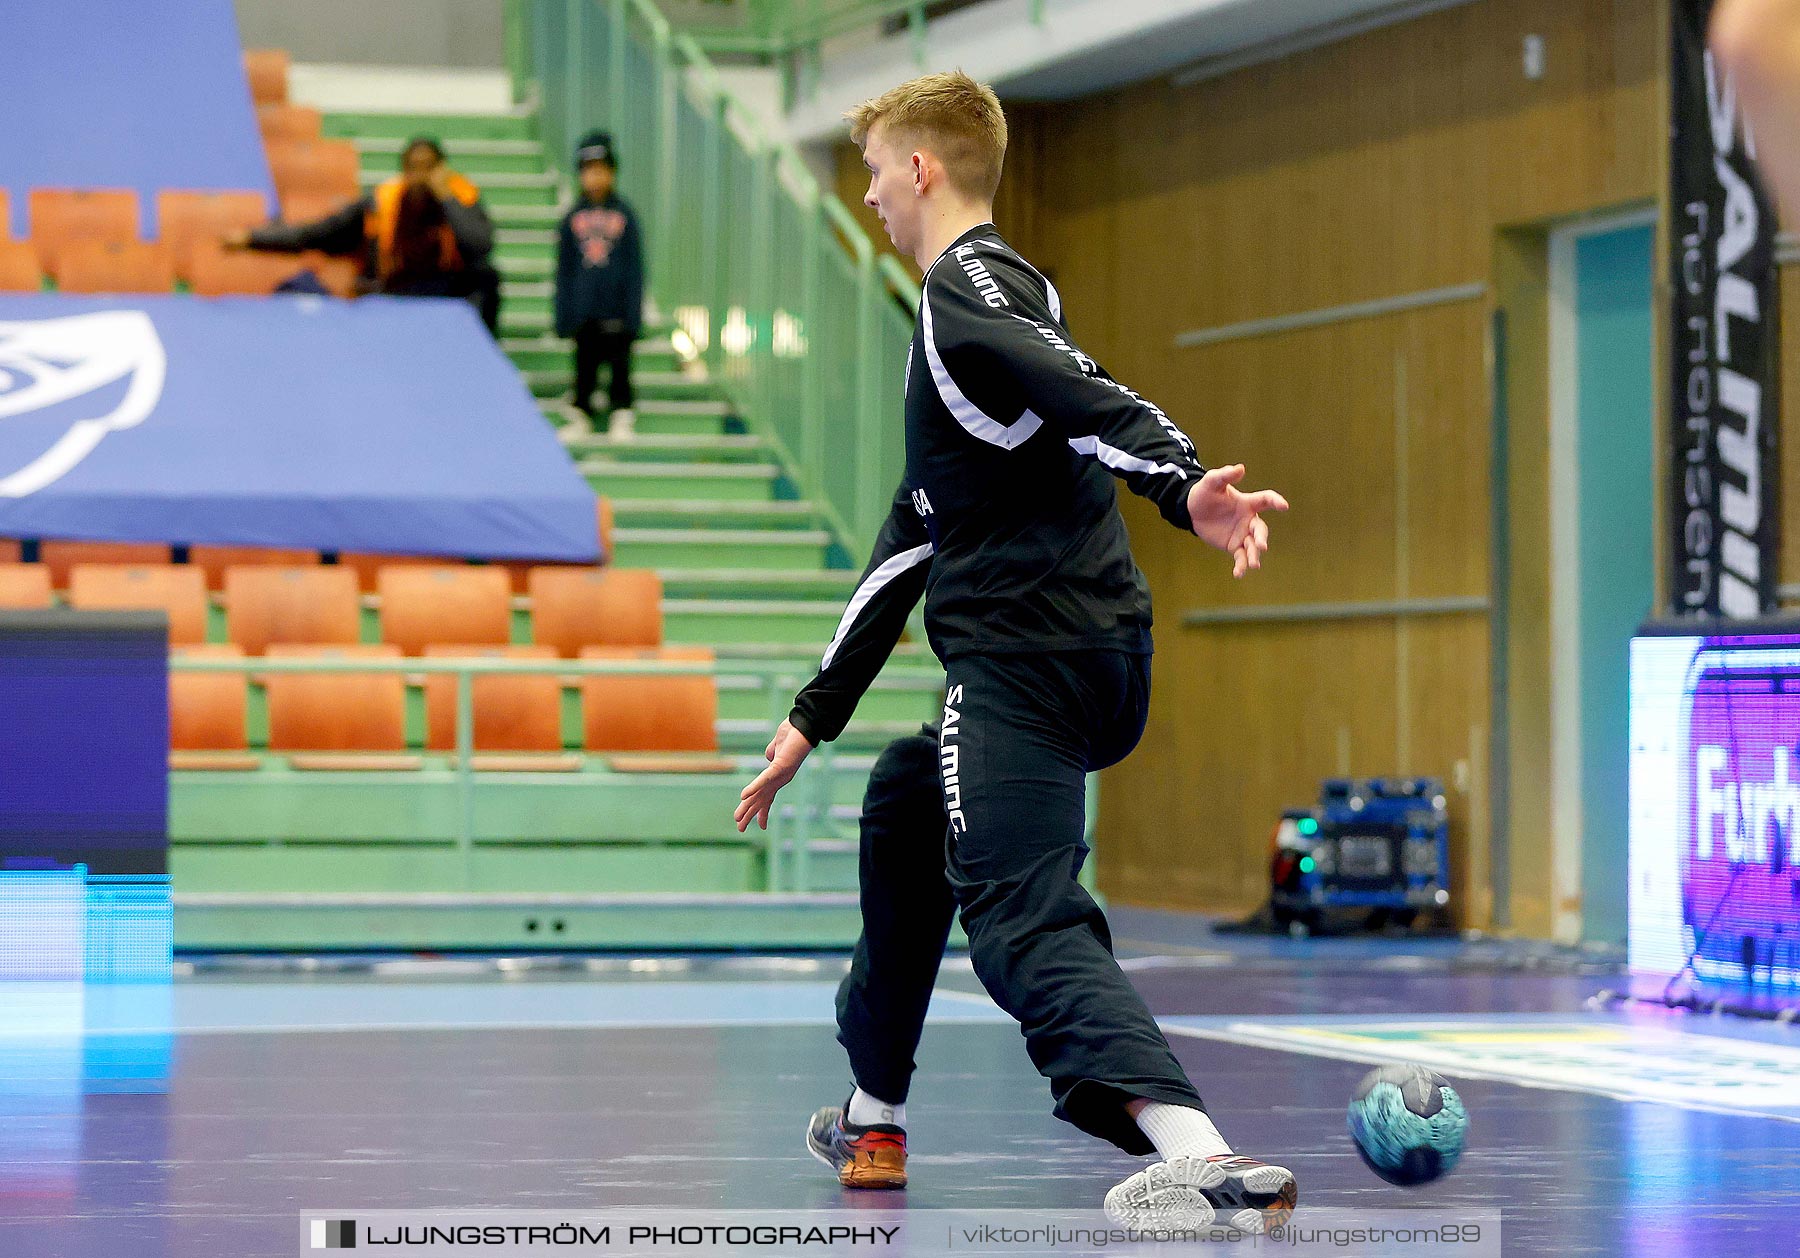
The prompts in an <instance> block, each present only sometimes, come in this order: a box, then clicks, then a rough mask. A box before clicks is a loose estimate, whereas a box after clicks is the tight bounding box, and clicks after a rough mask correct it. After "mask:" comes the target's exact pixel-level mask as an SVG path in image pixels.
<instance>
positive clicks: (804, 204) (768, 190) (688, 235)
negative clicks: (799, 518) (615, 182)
mask: <svg viewBox="0 0 1800 1258" xmlns="http://www.w3.org/2000/svg"><path fill="white" fill-rule="evenodd" d="M508 16H509V19H510V21H511V22H512V23H513V29H512V31H511V32H510V33H509V49H511V50H513V52H512V57H511V60H512V64H513V66H514V72H515V74H519V73H527V72H528V73H529V74H530V76H531V79H530V81H529V82H526V83H522V84H516V85H515V86H516V88H517V94H518V95H519V96H520V97H521V98H531V97H532V96H533V95H535V99H536V100H537V101H538V107H539V111H540V112H539V118H540V125H541V129H542V138H543V140H544V142H545V144H546V145H548V146H549V148H550V150H551V151H552V152H553V153H558V154H562V155H564V156H562V157H561V158H560V160H561V161H563V162H566V161H567V160H568V157H567V156H566V155H567V154H568V153H569V152H570V151H571V149H572V147H573V145H574V142H575V141H576V140H577V139H579V138H580V136H581V135H582V133H583V132H585V131H587V130H588V129H589V128H592V127H603V128H605V129H607V130H609V131H611V132H612V133H613V135H614V137H615V139H616V140H617V143H618V148H619V153H620V167H619V185H620V190H621V192H622V193H623V194H624V195H625V196H626V197H627V198H628V199H630V200H631V201H632V203H633V204H634V205H635V206H636V207H637V209H638V211H639V215H640V217H641V218H642V219H643V220H644V224H645V231H646V235H647V238H648V244H649V250H650V255H649V256H650V289H651V291H652V292H653V293H654V294H655V295H656V298H657V300H658V302H659V304H660V305H661V307H662V308H663V309H664V310H665V311H666V312H667V313H668V314H669V315H670V317H671V318H672V320H673V322H674V323H675V324H676V326H677V327H678V329H679V331H680V333H681V334H682V335H684V336H685V337H686V338H687V339H688V340H689V341H691V342H692V346H693V348H694V349H695V350H696V351H698V353H699V355H700V356H701V358H702V359H703V360H704V362H705V363H706V365H707V368H708V370H709V372H710V374H711V376H712V378H713V379H714V380H715V381H717V382H718V383H719V384H720V385H721V387H723V388H724V389H725V390H726V392H727V393H729V394H730V395H731V397H732V398H733V400H734V401H735V402H736V403H737V404H738V406H739V407H740V408H741V409H742V410H743V411H744V413H745V416H746V418H747V420H748V421H749V422H750V424H751V425H752V426H753V427H754V428H755V429H756V430H757V431H758V432H759V433H761V434H762V435H763V436H765V437H766V438H768V439H769V441H770V442H771V444H772V445H773V446H774V447H775V450H776V454H777V456H778V457H780V458H781V459H782V461H783V463H784V464H785V465H786V467H787V468H788V469H790V472H791V474H792V476H793V478H794V480H795V481H796V482H797V484H796V485H795V486H794V488H795V489H796V490H797V492H798V495H799V496H800V497H802V498H805V499H808V500H810V501H812V502H813V503H815V504H816V505H817V506H818V508H819V510H820V512H821V514H822V515H823V516H824V517H825V521H826V523H827V524H828V525H829V526H830V527H831V528H833V529H834V530H835V531H836V532H837V534H838V536H839V537H841V538H842V539H843V540H844V542H845V545H846V546H847V547H848V549H849V550H851V551H852V552H853V553H854V554H856V555H858V556H860V555H863V554H866V553H867V552H868V550H869V548H870V547H871V546H872V545H873V543H874V540H875V534H876V532H877V531H878V530H879V529H880V527H881V522H882V520H883V519H884V518H885V517H886V515H887V512H888V507H889V504H890V502H891V498H892V495H893V492H894V488H895V486H896V485H898V484H899V482H900V478H901V473H902V471H903V467H904V461H905V452H904V430H903V424H902V415H901V407H902V403H903V399H904V389H903V385H904V377H905V362H906V352H907V347H908V345H909V344H910V342H911V337H912V321H913V312H914V311H915V310H916V309H917V306H918V299H919V290H918V286H917V285H916V284H915V283H914V282H913V280H912V279H911V277H909V276H908V275H907V274H906V273H905V271H904V270H902V269H901V268H900V267H899V266H898V265H897V264H894V263H893V262H892V260H891V259H886V258H883V259H882V260H881V261H880V262H878V261H877V258H876V250H875V248H874V246H873V245H871V244H870V243H869V239H868V237H867V236H866V235H864V233H863V232H862V230H861V228H860V227H859V226H858V224H857V223H856V221H855V219H854V218H853V217H852V216H851V214H850V212H849V211H848V210H847V209H845V208H844V205H843V203H842V202H840V201H839V200H838V199H837V198H836V197H834V196H832V195H831V193H830V192H828V191H826V190H825V189H822V188H821V187H820V186H819V184H818V181H817V180H816V179H814V178H813V176H812V174H811V172H810V171H808V170H807V168H806V165H805V163H804V162H803V161H802V160H801V158H800V156H799V154H798V153H797V152H795V151H794V149H793V147H792V146H791V145H787V144H782V143H776V142H773V141H771V140H769V139H768V138H767V137H766V136H765V135H764V134H763V130H762V128H761V126H760V125H759V124H758V122H757V120H756V118H755V117H754V116H753V115H752V114H751V113H750V111H749V110H748V109H746V108H745V107H744V106H743V104H742V103H740V102H739V101H738V100H737V99H736V98H735V97H734V96H733V95H732V94H731V93H730V92H729V91H727V90H726V89H725V88H724V87H723V85H722V84H721V83H720V81H719V78H718V75H717V74H716V73H715V71H714V69H713V66H712V64H711V62H710V61H708V59H707V57H706V54H705V53H704V52H702V51H701V49H700V47H699V45H698V44H696V43H695V42H694V41H693V39H691V38H689V37H688V36H685V35H680V34H677V33H675V32H674V31H673V30H671V28H670V26H669V24H668V22H667V21H666V20H665V19H664V18H663V16H662V15H661V13H659V12H658V11H657V9H656V7H655V5H654V4H652V3H650V0H514V3H513V4H512V5H511V8H510V10H509V15H508ZM534 89H535V91H534Z"/></svg>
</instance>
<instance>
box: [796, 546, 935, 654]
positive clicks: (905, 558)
mask: <svg viewBox="0 0 1800 1258" xmlns="http://www.w3.org/2000/svg"><path fill="white" fill-rule="evenodd" d="M929 558H931V543H930V542H926V543H924V544H923V545H921V546H914V547H913V548H912V549H911V550H903V551H901V552H900V553H899V554H897V555H891V556H889V557H888V559H887V560H886V561H885V562H883V563H882V564H881V565H880V566H878V567H877V568H876V569H875V570H874V571H873V572H871V573H870V574H869V575H868V576H866V577H864V578H863V582H862V584H861V585H859V586H857V587H856V593H855V594H853V595H851V596H850V606H848V607H846V608H844V616H843V619H842V620H840V621H838V627H837V633H835V634H834V635H832V639H831V645H830V646H828V647H826V648H825V658H824V659H823V660H821V661H820V662H819V671H820V672H824V671H825V670H826V669H828V668H830V667H831V661H832V660H834V659H835V658H837V653H838V648H839V647H840V646H842V645H843V644H844V637H845V635H846V634H848V633H849V632H850V626H851V625H853V624H855V623H856V618H857V616H858V615H860V614H861V613H862V609H863V608H865V607H867V606H868V605H869V600H870V599H872V598H874V597H875V596H876V595H877V594H879V593H881V591H882V588H883V587H884V586H886V585H887V583H888V582H890V581H892V580H893V579H894V578H895V577H897V576H899V575H900V574H901V573H903V572H905V571H906V570H907V569H909V568H915V567H917V566H918V565H919V564H922V563H924V562H925V561H926V560H927V559H929Z"/></svg>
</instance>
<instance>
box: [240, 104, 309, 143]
mask: <svg viewBox="0 0 1800 1258" xmlns="http://www.w3.org/2000/svg"><path fill="white" fill-rule="evenodd" d="M324 121H325V116H324V115H323V114H321V113H320V112H319V111H318V110H316V109H314V108H313V107H312V106H310V105H290V104H286V103H283V104H275V103H270V104H267V105H258V106H257V107H256V122H257V125H258V126H260V127H261V128H262V136H263V143H264V144H277V143H280V142H281V141H283V140H317V139H319V138H320V128H321V127H322V126H323V125H324Z"/></svg>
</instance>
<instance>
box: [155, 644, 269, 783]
mask: <svg viewBox="0 0 1800 1258" xmlns="http://www.w3.org/2000/svg"><path fill="white" fill-rule="evenodd" d="M175 654H176V655H177V656H189V657H200V658H209V657H210V658H215V659H242V658H243V655H244V653H243V652H242V651H241V650H239V649H238V648H237V647H235V646H233V645H231V644H230V643H226V642H219V643H213V644H211V645H207V646H189V647H182V648H181V649H180V650H178V651H177V652H176V653H175ZM249 700H250V679H249V678H248V677H247V676H246V675H245V674H243V673H184V672H178V671H173V670H171V672H170V673H169V749H170V754H169V767H170V768H171V769H254V768H256V767H257V764H258V761H257V759H256V757H255V756H252V755H249V754H248V751H249V747H250V738H249V720H248V712H249ZM234 753H235V754H234Z"/></svg>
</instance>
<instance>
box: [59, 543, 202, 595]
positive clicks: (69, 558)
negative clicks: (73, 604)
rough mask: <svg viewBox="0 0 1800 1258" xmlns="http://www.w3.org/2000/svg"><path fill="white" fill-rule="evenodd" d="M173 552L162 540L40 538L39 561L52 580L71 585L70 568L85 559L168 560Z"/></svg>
mask: <svg viewBox="0 0 1800 1258" xmlns="http://www.w3.org/2000/svg"><path fill="white" fill-rule="evenodd" d="M171 558H172V555H171V554H170V551H169V548H168V547H167V546H165V545H163V544H162V543H160V542H39V543H38V562H40V563H42V564H43V565H44V566H45V567H46V568H48V569H50V584H51V585H54V586H55V587H56V588H57V589H59V590H66V589H68V588H69V570H70V569H71V568H73V567H74V566H75V565H76V564H82V563H113V564H156V563H168V562H169V561H170V559H171Z"/></svg>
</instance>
